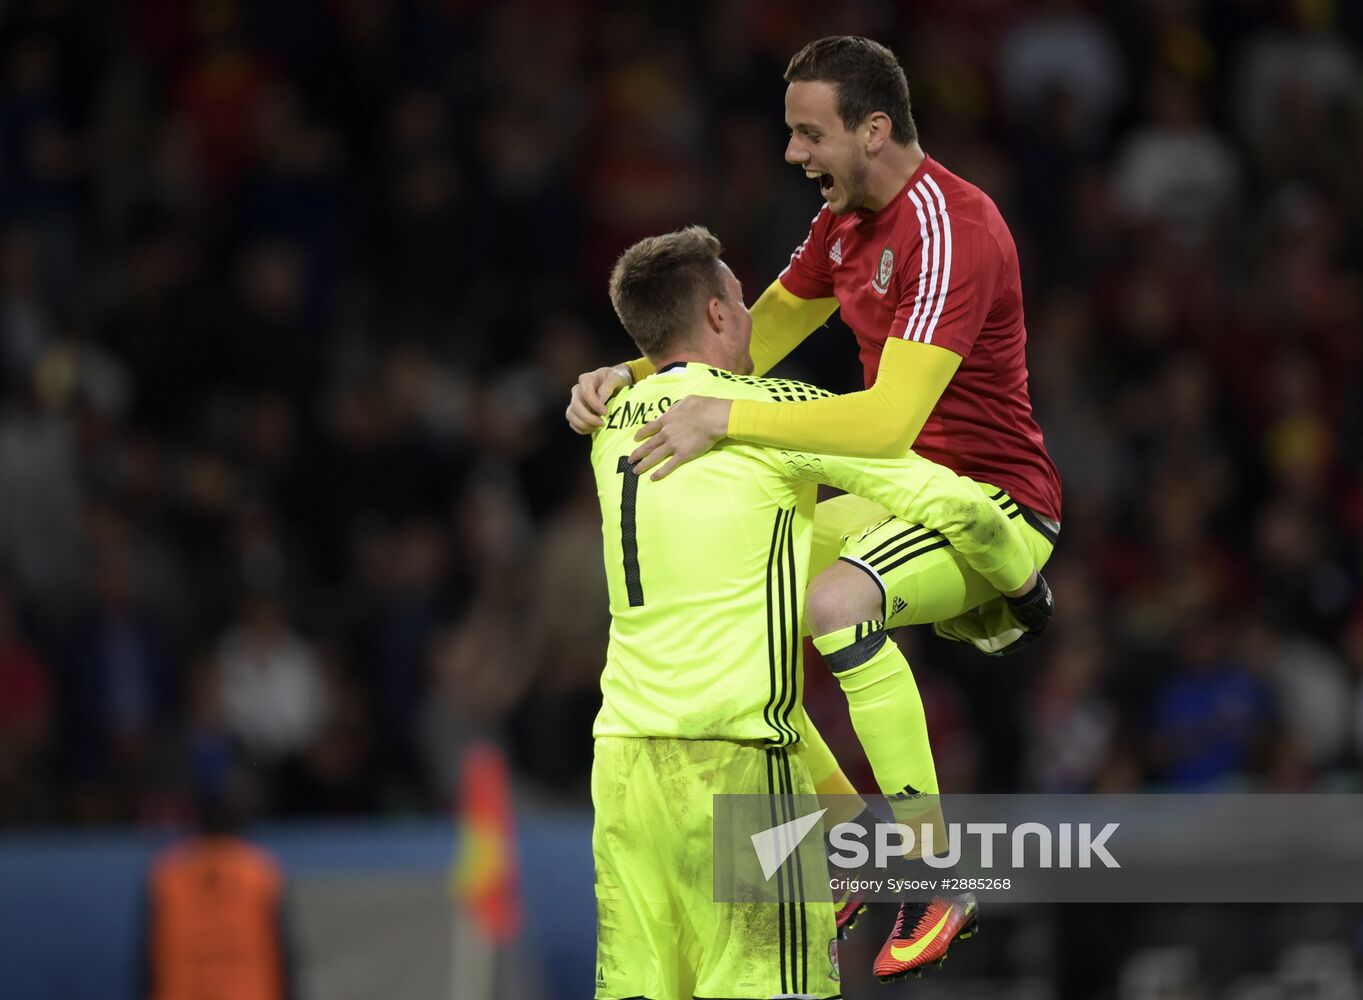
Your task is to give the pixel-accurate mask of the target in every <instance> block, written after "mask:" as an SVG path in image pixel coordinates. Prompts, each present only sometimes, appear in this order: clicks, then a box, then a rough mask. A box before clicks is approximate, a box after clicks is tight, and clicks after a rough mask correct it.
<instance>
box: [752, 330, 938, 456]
mask: <svg viewBox="0 0 1363 1000" xmlns="http://www.w3.org/2000/svg"><path fill="white" fill-rule="evenodd" d="M960 364H961V356H960V355H959V354H957V353H956V352H955V351H949V350H947V349H946V348H945V347H936V346H934V345H932V344H924V343H920V342H918V341H913V340H901V339H899V338H897V337H896V338H894V339H892V340H888V341H886V343H885V349H884V352H883V353H882V354H881V357H880V370H879V372H878V373H877V374H876V381H875V384H874V385H872V386H871V388H869V389H866V390H864V391H862V392H852V393H848V394H847V395H845V396H833V397H831V398H829V399H811V400H808V401H806V402H801V403H762V402H758V401H756V400H747V399H738V400H734V405H733V408H732V409H731V410H730V411H729V432H728V433H729V437H731V438H735V439H737V440H739V441H749V442H752V443H753V444H761V445H769V446H775V447H778V448H798V449H800V450H802V451H820V452H826V453H828V454H831V455H859V456H863V457H867V458H876V457H880V458H893V457H897V456H899V455H902V454H904V453H905V452H906V451H908V450H909V449H910V448H911V447H912V446H913V443H914V441H915V440H916V439H917V438H918V432H919V431H921V430H922V429H923V424H925V423H926V422H927V419H928V414H930V413H931V412H932V408H933V407H934V406H936V405H937V400H938V399H940V398H941V397H942V391H943V390H944V389H946V387H947V383H948V382H950V381H951V378H952V376H953V375H955V374H956V369H957V368H959V367H960Z"/></svg>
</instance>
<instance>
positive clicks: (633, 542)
mask: <svg viewBox="0 0 1363 1000" xmlns="http://www.w3.org/2000/svg"><path fill="white" fill-rule="evenodd" d="M615 471H616V472H619V473H620V474H622V475H623V476H624V477H625V481H624V483H623V485H622V486H621V487H620V548H621V549H623V550H624V553H625V590H626V592H627V593H628V594H629V606H630V607H631V608H642V607H643V606H644V585H643V583H642V582H640V580H639V535H638V531H637V530H636V528H635V524H634V502H635V500H636V499H637V498H638V496H639V477H638V476H637V475H635V473H634V469H632V468H631V467H630V464H629V456H628V455H621V456H620V461H619V462H618V463H616V466H615Z"/></svg>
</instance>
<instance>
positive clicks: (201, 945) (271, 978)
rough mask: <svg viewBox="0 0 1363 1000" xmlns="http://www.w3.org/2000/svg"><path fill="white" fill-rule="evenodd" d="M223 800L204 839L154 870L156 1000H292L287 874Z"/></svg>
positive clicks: (207, 809)
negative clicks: (247, 835) (241, 828)
mask: <svg viewBox="0 0 1363 1000" xmlns="http://www.w3.org/2000/svg"><path fill="white" fill-rule="evenodd" d="M238 817H239V813H238V812H237V810H235V809H234V808H232V806H231V805H230V804H229V803H227V802H225V801H222V800H217V801H213V802H210V803H207V804H205V805H204V806H203V807H202V808H201V810H200V824H199V831H198V832H197V833H196V834H195V835H194V836H192V837H190V838H188V839H186V840H183V841H180V842H179V843H176V844H173V845H171V846H170V847H168V848H167V849H166V850H165V851H163V852H162V853H161V854H160V855H159V856H158V857H157V859H156V860H155V861H154V862H153V864H152V868H151V872H150V876H149V879H148V895H149V900H148V903H149V906H148V914H147V917H148V923H147V947H146V966H145V977H146V987H147V988H146V989H145V991H144V995H145V996H146V997H147V998H148V1000H191V998H192V1000H289V998H292V997H293V996H294V995H295V990H294V982H293V979H294V977H293V974H292V973H293V970H292V962H291V960H290V956H289V947H288V942H287V934H286V930H285V919H284V909H285V907H284V875H283V871H282V870H281V868H280V866H279V863H278V862H277V861H276V860H275V859H274V858H273V857H272V856H271V855H270V853H269V852H268V851H266V850H264V849H263V848H260V847H257V846H256V845H254V844H252V843H250V842H248V841H246V840H244V839H243V838H242V837H241V836H240V835H239V834H238V833H237V829H238Z"/></svg>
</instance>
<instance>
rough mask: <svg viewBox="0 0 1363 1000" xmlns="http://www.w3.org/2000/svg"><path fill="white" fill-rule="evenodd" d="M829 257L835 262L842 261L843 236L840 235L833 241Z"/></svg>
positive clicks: (839, 262)
mask: <svg viewBox="0 0 1363 1000" xmlns="http://www.w3.org/2000/svg"><path fill="white" fill-rule="evenodd" d="M828 259H829V260H831V261H832V262H833V263H834V264H841V263H842V237H841V236H839V237H838V238H837V239H836V240H834V241H833V247H832V249H830V250H829V251H828Z"/></svg>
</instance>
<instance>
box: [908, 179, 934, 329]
mask: <svg viewBox="0 0 1363 1000" xmlns="http://www.w3.org/2000/svg"><path fill="white" fill-rule="evenodd" d="M909 199H910V200H911V201H912V202H913V207H914V208H915V209H916V210H917V211H918V237H919V241H920V243H921V245H922V252H920V253H919V254H918V261H919V266H918V297H917V298H915V299H914V300H913V315H912V316H910V317H909V324H908V326H906V327H904V339H905V340H908V339H909V331H910V330H912V329H913V328H914V327H915V326H917V325H918V314H919V313H920V312H922V310H923V286H924V285H925V284H927V280H928V254H927V250H928V219H927V216H925V215H924V214H923V203H922V202H921V201H920V200H919V199H918V196H917V195H916V194H914V193H913V192H912V191H910V192H909Z"/></svg>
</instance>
